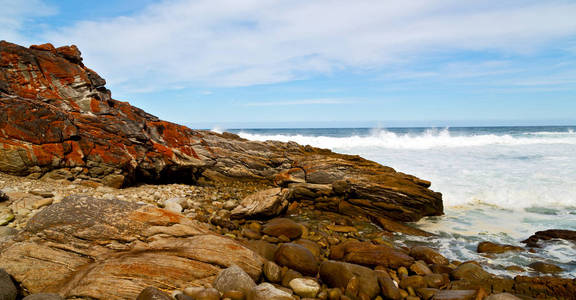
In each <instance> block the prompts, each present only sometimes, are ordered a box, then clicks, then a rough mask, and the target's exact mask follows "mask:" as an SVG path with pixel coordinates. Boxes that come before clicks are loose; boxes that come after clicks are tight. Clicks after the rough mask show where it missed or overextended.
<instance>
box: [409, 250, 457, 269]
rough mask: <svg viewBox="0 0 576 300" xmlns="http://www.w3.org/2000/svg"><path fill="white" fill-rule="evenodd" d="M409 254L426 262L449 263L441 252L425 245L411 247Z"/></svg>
mask: <svg viewBox="0 0 576 300" xmlns="http://www.w3.org/2000/svg"><path fill="white" fill-rule="evenodd" d="M410 256H412V257H414V258H415V259H418V260H423V261H425V262H426V263H427V264H440V265H447V264H449V263H450V262H449V261H448V259H446V257H444V256H443V255H442V254H440V253H438V252H437V251H436V250H433V249H432V248H429V247H426V246H416V247H412V249H410Z"/></svg>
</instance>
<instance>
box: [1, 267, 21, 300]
mask: <svg viewBox="0 0 576 300" xmlns="http://www.w3.org/2000/svg"><path fill="white" fill-rule="evenodd" d="M17 294H18V291H17V290H16V286H15V285H14V282H12V279H11V278H10V275H9V274H8V273H6V271H4V270H3V269H0V299H2V300H16V296H17Z"/></svg>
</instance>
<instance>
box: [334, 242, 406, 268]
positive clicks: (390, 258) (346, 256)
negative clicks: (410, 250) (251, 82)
mask: <svg viewBox="0 0 576 300" xmlns="http://www.w3.org/2000/svg"><path fill="white" fill-rule="evenodd" d="M330 259H334V260H344V261H347V262H350V263H355V264H359V265H365V266H385V267H391V268H395V269H396V268H399V267H409V266H411V265H412V264H413V263H414V258H412V257H411V256H410V255H408V254H406V253H405V252H403V251H401V250H399V249H395V248H392V247H389V246H386V245H375V244H372V243H371V242H357V241H346V242H344V243H341V244H339V245H337V246H335V247H333V248H332V251H331V253H330Z"/></svg>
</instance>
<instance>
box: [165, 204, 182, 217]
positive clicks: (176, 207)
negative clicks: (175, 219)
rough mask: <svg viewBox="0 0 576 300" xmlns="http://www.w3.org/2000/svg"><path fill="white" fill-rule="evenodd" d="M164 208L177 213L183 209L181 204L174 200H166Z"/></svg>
mask: <svg viewBox="0 0 576 300" xmlns="http://www.w3.org/2000/svg"><path fill="white" fill-rule="evenodd" d="M164 209H166V210H168V211H171V212H174V213H178V214H179V213H181V212H182V210H183V208H182V206H181V205H180V204H178V203H176V202H166V204H165V205H164Z"/></svg>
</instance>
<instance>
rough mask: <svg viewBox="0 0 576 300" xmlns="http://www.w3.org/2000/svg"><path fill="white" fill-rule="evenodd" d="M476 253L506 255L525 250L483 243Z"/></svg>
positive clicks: (479, 245)
mask: <svg viewBox="0 0 576 300" xmlns="http://www.w3.org/2000/svg"><path fill="white" fill-rule="evenodd" d="M476 251H477V252H478V253H504V252H508V251H524V248H522V247H517V246H512V245H502V244H496V243H492V242H481V243H480V244H478V248H477V249H476Z"/></svg>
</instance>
